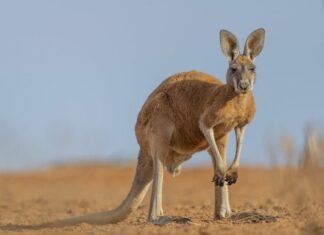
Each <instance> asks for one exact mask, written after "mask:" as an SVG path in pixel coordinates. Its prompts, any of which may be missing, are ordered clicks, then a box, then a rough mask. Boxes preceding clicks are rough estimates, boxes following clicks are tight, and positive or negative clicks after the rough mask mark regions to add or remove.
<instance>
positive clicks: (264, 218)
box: [228, 211, 279, 224]
mask: <svg viewBox="0 0 324 235" xmlns="http://www.w3.org/2000/svg"><path fill="white" fill-rule="evenodd" d="M278 219H279V216H274V215H265V214H261V213H258V212H256V211H247V212H238V213H235V214H233V215H232V216H231V217H230V218H228V220H229V221H231V222H232V223H233V224H258V223H274V222H277V221H278Z"/></svg>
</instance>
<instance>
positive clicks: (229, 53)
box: [220, 29, 240, 61]
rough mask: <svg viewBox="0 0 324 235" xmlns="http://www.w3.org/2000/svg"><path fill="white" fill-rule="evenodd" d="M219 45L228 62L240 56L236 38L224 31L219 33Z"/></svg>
mask: <svg viewBox="0 0 324 235" xmlns="http://www.w3.org/2000/svg"><path fill="white" fill-rule="evenodd" d="M220 44H221V48H222V51H223V53H224V55H225V56H226V57H227V59H228V60H229V61H233V60H234V59H235V58H236V57H237V56H238V55H239V54H240V46H239V43H238V41H237V39H236V37H235V36H234V34H232V33H231V32H229V31H227V30H225V29H222V30H221V31H220Z"/></svg>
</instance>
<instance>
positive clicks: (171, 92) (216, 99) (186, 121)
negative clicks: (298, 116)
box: [135, 71, 255, 160]
mask: <svg viewBox="0 0 324 235" xmlns="http://www.w3.org/2000/svg"><path fill="white" fill-rule="evenodd" d="M254 113H255V103H254V99H253V95H252V93H250V92H249V93H247V94H238V93H235V91H234V89H233V87H232V86H230V85H226V84H222V82H220V81H219V80H217V79H216V78H214V77H212V76H210V75H208V74H205V73H202V72H197V71H191V72H184V73H178V74H176V75H174V76H172V77H170V78H168V79H166V80H165V81H164V82H162V83H161V85H160V86H159V87H158V88H156V89H155V90H154V91H153V93H152V94H151V95H150V96H149V98H148V99H147V101H146V102H145V104H144V106H143V108H142V110H141V111H140V113H139V115H138V118H137V123H136V127H135V130H136V137H137V140H138V143H139V145H140V147H141V149H145V150H144V151H146V152H148V153H150V152H151V146H150V144H149V142H150V139H151V138H152V135H154V133H155V131H156V130H155V129H156V127H157V128H159V129H160V128H161V129H163V128H165V127H163V126H160V125H158V122H160V120H161V119H163V120H168V121H169V122H170V123H172V125H174V127H173V128H174V132H173V133H172V137H171V141H170V152H171V153H172V152H175V153H176V154H178V155H192V154H194V153H195V152H197V151H201V150H205V149H207V148H208V147H209V146H208V143H207V141H206V139H205V138H204V135H203V133H202V132H201V130H200V128H199V121H200V120H202V121H203V122H204V123H205V125H206V126H207V127H213V126H214V125H215V124H216V126H215V127H214V130H215V138H216V140H217V139H220V138H222V137H224V136H225V135H226V134H227V133H228V132H229V131H230V130H232V129H233V128H234V127H235V126H243V125H246V124H247V123H249V122H250V121H251V120H252V118H253V116H254ZM155 122H157V123H155ZM164 122H165V121H164ZM174 160H176V159H174Z"/></svg>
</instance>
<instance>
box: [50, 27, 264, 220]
mask: <svg viewBox="0 0 324 235" xmlns="http://www.w3.org/2000/svg"><path fill="white" fill-rule="evenodd" d="M220 42H221V48H222V51H223V53H224V55H225V56H226V57H227V58H228V60H229V68H228V71H227V77H226V84H223V83H222V82H221V81H219V80H218V79H216V78H214V77H213V76H211V75H208V74H205V73H202V72H197V71H191V72H183V73H178V74H175V75H173V76H171V77H169V78H168V79H166V80H165V81H163V82H162V83H161V84H160V85H159V86H158V87H157V88H156V89H155V90H154V91H153V92H152V93H151V94H150V96H149V97H148V99H147V100H146V102H145V104H144V105H143V107H142V109H141V111H140V113H139V115H138V118H137V122H136V126H135V132H136V138H137V141H138V144H139V145H140V151H139V156H138V163H137V169H136V174H135V177H134V180H133V184H132V188H131V190H130V192H129V193H128V195H127V197H126V198H125V199H124V201H123V202H122V203H121V204H120V205H119V206H118V207H117V208H116V209H114V210H111V211H107V212H101V213H95V214H90V215H84V216H78V217H74V218H68V219H65V220H60V221H57V222H56V223H55V225H61V226H64V225H72V224H77V223H81V222H87V223H96V224H103V223H116V222H118V221H121V220H123V219H125V218H126V217H127V216H128V215H129V214H130V213H131V212H132V211H134V210H135V209H136V208H137V207H138V206H139V204H140V203H141V201H142V200H143V198H144V196H145V194H146V192H147V190H148V187H149V185H150V184H151V182H152V181H153V186H152V193H151V202H150V210H149V217H148V221H149V222H154V223H158V224H164V223H165V222H167V220H168V219H170V218H167V217H165V216H163V209H162V183H163V170H164V167H166V168H167V169H168V171H169V172H171V173H172V174H173V175H178V174H179V173H180V167H181V166H180V164H181V163H182V162H183V161H185V160H188V159H189V158H190V157H191V155H192V154H194V153H196V152H198V151H201V150H208V152H209V154H210V156H211V158H212V161H213V168H214V173H215V176H214V181H215V186H216V187H215V196H216V198H217V201H216V203H215V217H216V218H225V217H228V216H230V215H231V208H230V204H229V199H228V189H227V185H231V184H233V183H235V182H236V179H237V175H238V174H237V169H238V166H239V161H240V152H241V147H242V143H243V136H244V130H245V127H246V126H247V124H248V123H250V122H251V120H252V119H253V117H254V114H255V111H256V109H255V103H254V99H253V95H252V89H253V84H254V81H255V77H256V74H255V66H254V63H253V61H254V59H255V56H257V55H258V54H259V53H260V52H261V50H262V47H263V42H264V30H263V29H258V30H256V31H254V32H252V33H251V34H250V35H249V37H248V39H247V42H246V44H245V49H244V54H242V55H240V53H239V44H238V41H237V39H236V37H235V36H234V35H233V34H232V33H230V32H228V31H226V30H221V31H220ZM232 129H235V133H236V152H235V158H234V161H233V163H232V164H231V165H230V166H229V167H228V168H227V164H226V146H227V140H228V133H229V132H230V131H231V130H232ZM218 186H220V187H218Z"/></svg>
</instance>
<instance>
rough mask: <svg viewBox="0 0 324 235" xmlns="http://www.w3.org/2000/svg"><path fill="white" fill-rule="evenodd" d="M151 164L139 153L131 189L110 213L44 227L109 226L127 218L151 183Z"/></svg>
mask: <svg viewBox="0 0 324 235" xmlns="http://www.w3.org/2000/svg"><path fill="white" fill-rule="evenodd" d="M152 174H153V164H152V158H151V157H150V156H149V155H147V154H144V153H143V151H140V153H139V156H138V162H137V167H136V173H135V177H134V180H133V184H132V187H131V189H130V191H129V193H128V195H127V197H126V198H125V199H124V201H123V202H122V203H121V204H120V205H119V206H118V207H117V208H115V209H113V210H111V211H104V212H98V213H92V214H87V215H82V216H76V217H71V218H67V219H62V220H58V221H56V222H53V223H48V224H47V225H45V226H50V227H60V226H69V225H76V224H79V223H89V224H110V223H117V222H119V221H122V220H124V219H126V218H127V216H128V215H130V214H131V213H132V212H133V211H134V210H136V209H137V207H138V206H139V205H140V203H141V202H142V201H143V199H144V197H145V195H146V193H147V190H148V188H149V186H150V183H151V181H152Z"/></svg>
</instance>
